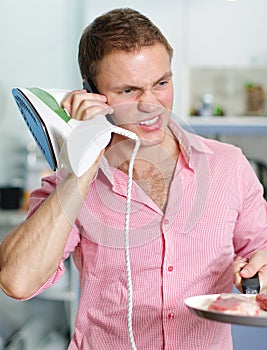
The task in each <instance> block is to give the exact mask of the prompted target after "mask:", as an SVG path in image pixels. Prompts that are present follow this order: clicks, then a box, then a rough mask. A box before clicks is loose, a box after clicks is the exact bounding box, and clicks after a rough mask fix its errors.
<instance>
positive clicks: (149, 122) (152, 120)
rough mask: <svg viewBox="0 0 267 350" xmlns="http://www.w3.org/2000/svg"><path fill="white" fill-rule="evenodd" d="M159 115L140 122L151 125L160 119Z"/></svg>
mask: <svg viewBox="0 0 267 350" xmlns="http://www.w3.org/2000/svg"><path fill="white" fill-rule="evenodd" d="M158 119H159V117H155V118H153V119H150V120H145V121H143V122H139V124H141V125H151V124H154V123H156V122H157V121H158Z"/></svg>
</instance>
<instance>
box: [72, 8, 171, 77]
mask: <svg viewBox="0 0 267 350" xmlns="http://www.w3.org/2000/svg"><path fill="white" fill-rule="evenodd" d="M157 43H160V44H162V45H163V46H164V47H165V48H166V50H167V52H168V54H169V56H170V60H171V59H172V55H173V49H172V47H171V46H170V44H169V43H168V41H167V39H166V38H165V37H164V35H163V34H162V32H161V31H160V30H159V28H158V27H156V26H155V25H154V24H153V23H152V22H151V21H150V20H149V18H147V17H146V16H144V15H142V14H141V13H140V12H138V11H136V10H133V9H130V8H119V9H114V10H111V11H109V12H106V13H104V14H103V15H101V16H99V17H97V18H96V19H95V20H94V21H93V22H92V23H91V24H89V25H88V26H87V27H86V28H85V30H84V31H83V34H82V37H81V40H80V44H79V54H78V60H79V65H80V71H81V76H82V78H83V79H87V78H88V77H90V78H91V79H92V81H94V80H95V77H96V75H97V73H98V69H99V66H100V62H101V61H102V60H103V58H104V57H105V56H106V55H108V54H109V53H111V52H112V51H127V52H135V51H138V50H139V49H141V48H142V47H145V46H146V47H149V46H153V45H155V44H157Z"/></svg>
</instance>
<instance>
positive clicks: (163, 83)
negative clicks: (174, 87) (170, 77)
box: [158, 80, 168, 87]
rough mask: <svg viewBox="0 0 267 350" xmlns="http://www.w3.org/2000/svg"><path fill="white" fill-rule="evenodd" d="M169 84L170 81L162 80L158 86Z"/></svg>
mask: <svg viewBox="0 0 267 350" xmlns="http://www.w3.org/2000/svg"><path fill="white" fill-rule="evenodd" d="M167 84H168V81H167V80H162V81H160V82H159V83H158V86H160V87H162V86H165V85H167Z"/></svg>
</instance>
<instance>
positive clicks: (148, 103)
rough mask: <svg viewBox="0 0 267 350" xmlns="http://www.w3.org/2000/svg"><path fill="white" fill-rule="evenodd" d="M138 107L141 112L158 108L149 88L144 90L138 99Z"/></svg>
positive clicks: (149, 111) (148, 111)
mask: <svg viewBox="0 0 267 350" xmlns="http://www.w3.org/2000/svg"><path fill="white" fill-rule="evenodd" d="M138 108H139V110H141V111H142V112H147V113H151V112H154V111H155V110H157V109H158V108H159V102H158V101H157V98H156V96H155V95H154V94H153V91H151V90H149V89H148V90H144V91H143V92H142V94H141V95H140V96H139V99H138Z"/></svg>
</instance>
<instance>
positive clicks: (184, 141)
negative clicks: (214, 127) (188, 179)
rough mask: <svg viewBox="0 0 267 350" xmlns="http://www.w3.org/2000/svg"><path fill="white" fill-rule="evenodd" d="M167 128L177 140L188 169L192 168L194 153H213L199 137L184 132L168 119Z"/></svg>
mask: <svg viewBox="0 0 267 350" xmlns="http://www.w3.org/2000/svg"><path fill="white" fill-rule="evenodd" d="M169 128H170V130H171V131H172V133H173V135H174V136H175V137H176V139H177V140H178V142H179V146H180V151H181V152H182V154H183V157H184V159H185V161H186V163H187V165H188V166H189V167H190V168H194V151H197V152H200V153H210V154H212V153H213V151H212V150H211V149H210V147H209V146H208V145H207V144H206V143H205V142H204V139H203V138H202V137H201V136H198V135H196V134H193V133H190V132H188V131H185V130H184V129H183V128H182V127H181V126H180V125H178V124H177V123H176V122H175V121H174V120H173V119H170V121H169Z"/></svg>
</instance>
